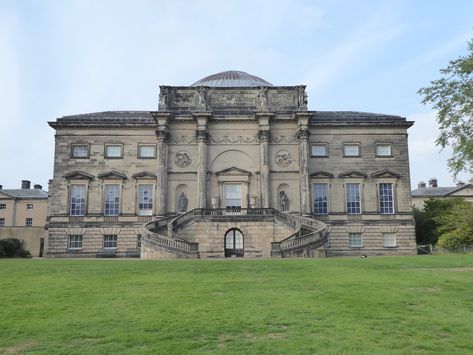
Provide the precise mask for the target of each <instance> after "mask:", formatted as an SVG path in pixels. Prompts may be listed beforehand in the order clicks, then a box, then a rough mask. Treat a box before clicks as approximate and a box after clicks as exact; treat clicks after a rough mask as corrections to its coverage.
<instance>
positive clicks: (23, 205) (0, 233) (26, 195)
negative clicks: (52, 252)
mask: <svg viewBox="0 0 473 355" xmlns="http://www.w3.org/2000/svg"><path fill="white" fill-rule="evenodd" d="M47 208H48V193H47V192H46V191H43V188H42V186H41V185H34V188H33V189H31V182H30V181H28V180H23V181H22V182H21V189H3V186H1V185H0V239H5V238H16V239H19V240H22V241H23V246H24V248H25V249H26V250H29V251H30V253H31V255H32V256H40V255H41V254H42V250H43V248H44V234H45V232H44V225H45V223H46V216H47Z"/></svg>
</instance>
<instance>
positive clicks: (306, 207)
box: [296, 113, 311, 215]
mask: <svg viewBox="0 0 473 355" xmlns="http://www.w3.org/2000/svg"><path fill="white" fill-rule="evenodd" d="M310 116H311V115H310V114H301V113H299V114H296V117H297V119H298V131H297V137H298V138H299V181H300V192H301V197H300V200H301V213H302V214H303V215H310V200H311V198H310V186H309V183H310V181H309V136H310V131H309V118H310Z"/></svg>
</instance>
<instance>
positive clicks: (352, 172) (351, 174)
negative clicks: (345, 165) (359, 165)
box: [338, 170, 367, 178]
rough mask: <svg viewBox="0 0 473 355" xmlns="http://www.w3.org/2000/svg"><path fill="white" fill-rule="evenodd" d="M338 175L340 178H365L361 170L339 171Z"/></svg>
mask: <svg viewBox="0 0 473 355" xmlns="http://www.w3.org/2000/svg"><path fill="white" fill-rule="evenodd" d="M338 176H339V177H341V178H366V176H367V175H366V174H364V173H362V172H361V171H357V170H350V171H346V172H344V173H341V174H340V175H338Z"/></svg>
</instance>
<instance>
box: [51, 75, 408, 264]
mask: <svg viewBox="0 0 473 355" xmlns="http://www.w3.org/2000/svg"><path fill="white" fill-rule="evenodd" d="M412 124H413V123H412V122H409V121H406V119H405V118H403V117H399V116H392V115H383V114H372V113H362V112H341V111H309V110H308V108H307V95H306V92H305V86H302V85H300V86H273V85H272V84H270V83H269V82H267V81H265V80H263V79H261V78H258V77H256V76H253V75H249V74H247V73H244V72H236V71H231V72H223V73H219V74H215V75H211V76H209V77H206V78H204V79H202V80H200V81H198V82H196V83H195V84H193V85H191V86H161V87H160V94H159V104H158V110H157V111H108V112H98V113H89V114H78V115H72V116H65V117H61V118H58V119H57V120H56V121H54V122H49V125H50V126H51V127H52V128H54V129H55V130H56V135H55V139H56V142H55V158H54V177H53V179H52V180H51V182H50V186H49V196H50V197H49V202H48V203H49V213H48V222H47V227H46V228H47V230H48V240H47V256H50V257H54V256H76V257H78V256H138V255H140V256H141V258H219V257H222V258H223V257H292V256H298V257H319V256H342V255H360V254H366V255H387V254H411V253H412V254H413V253H415V250H416V248H415V232H414V219H413V215H412V208H411V196H410V177H409V160H408V146H407V129H408V128H409V127H410V126H411V125H412Z"/></svg>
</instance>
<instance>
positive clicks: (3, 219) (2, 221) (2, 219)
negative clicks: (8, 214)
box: [0, 218, 5, 227]
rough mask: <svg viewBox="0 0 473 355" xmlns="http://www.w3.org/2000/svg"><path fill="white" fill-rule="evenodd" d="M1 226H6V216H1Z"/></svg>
mask: <svg viewBox="0 0 473 355" xmlns="http://www.w3.org/2000/svg"><path fill="white" fill-rule="evenodd" d="M0 227H5V218H0Z"/></svg>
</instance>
